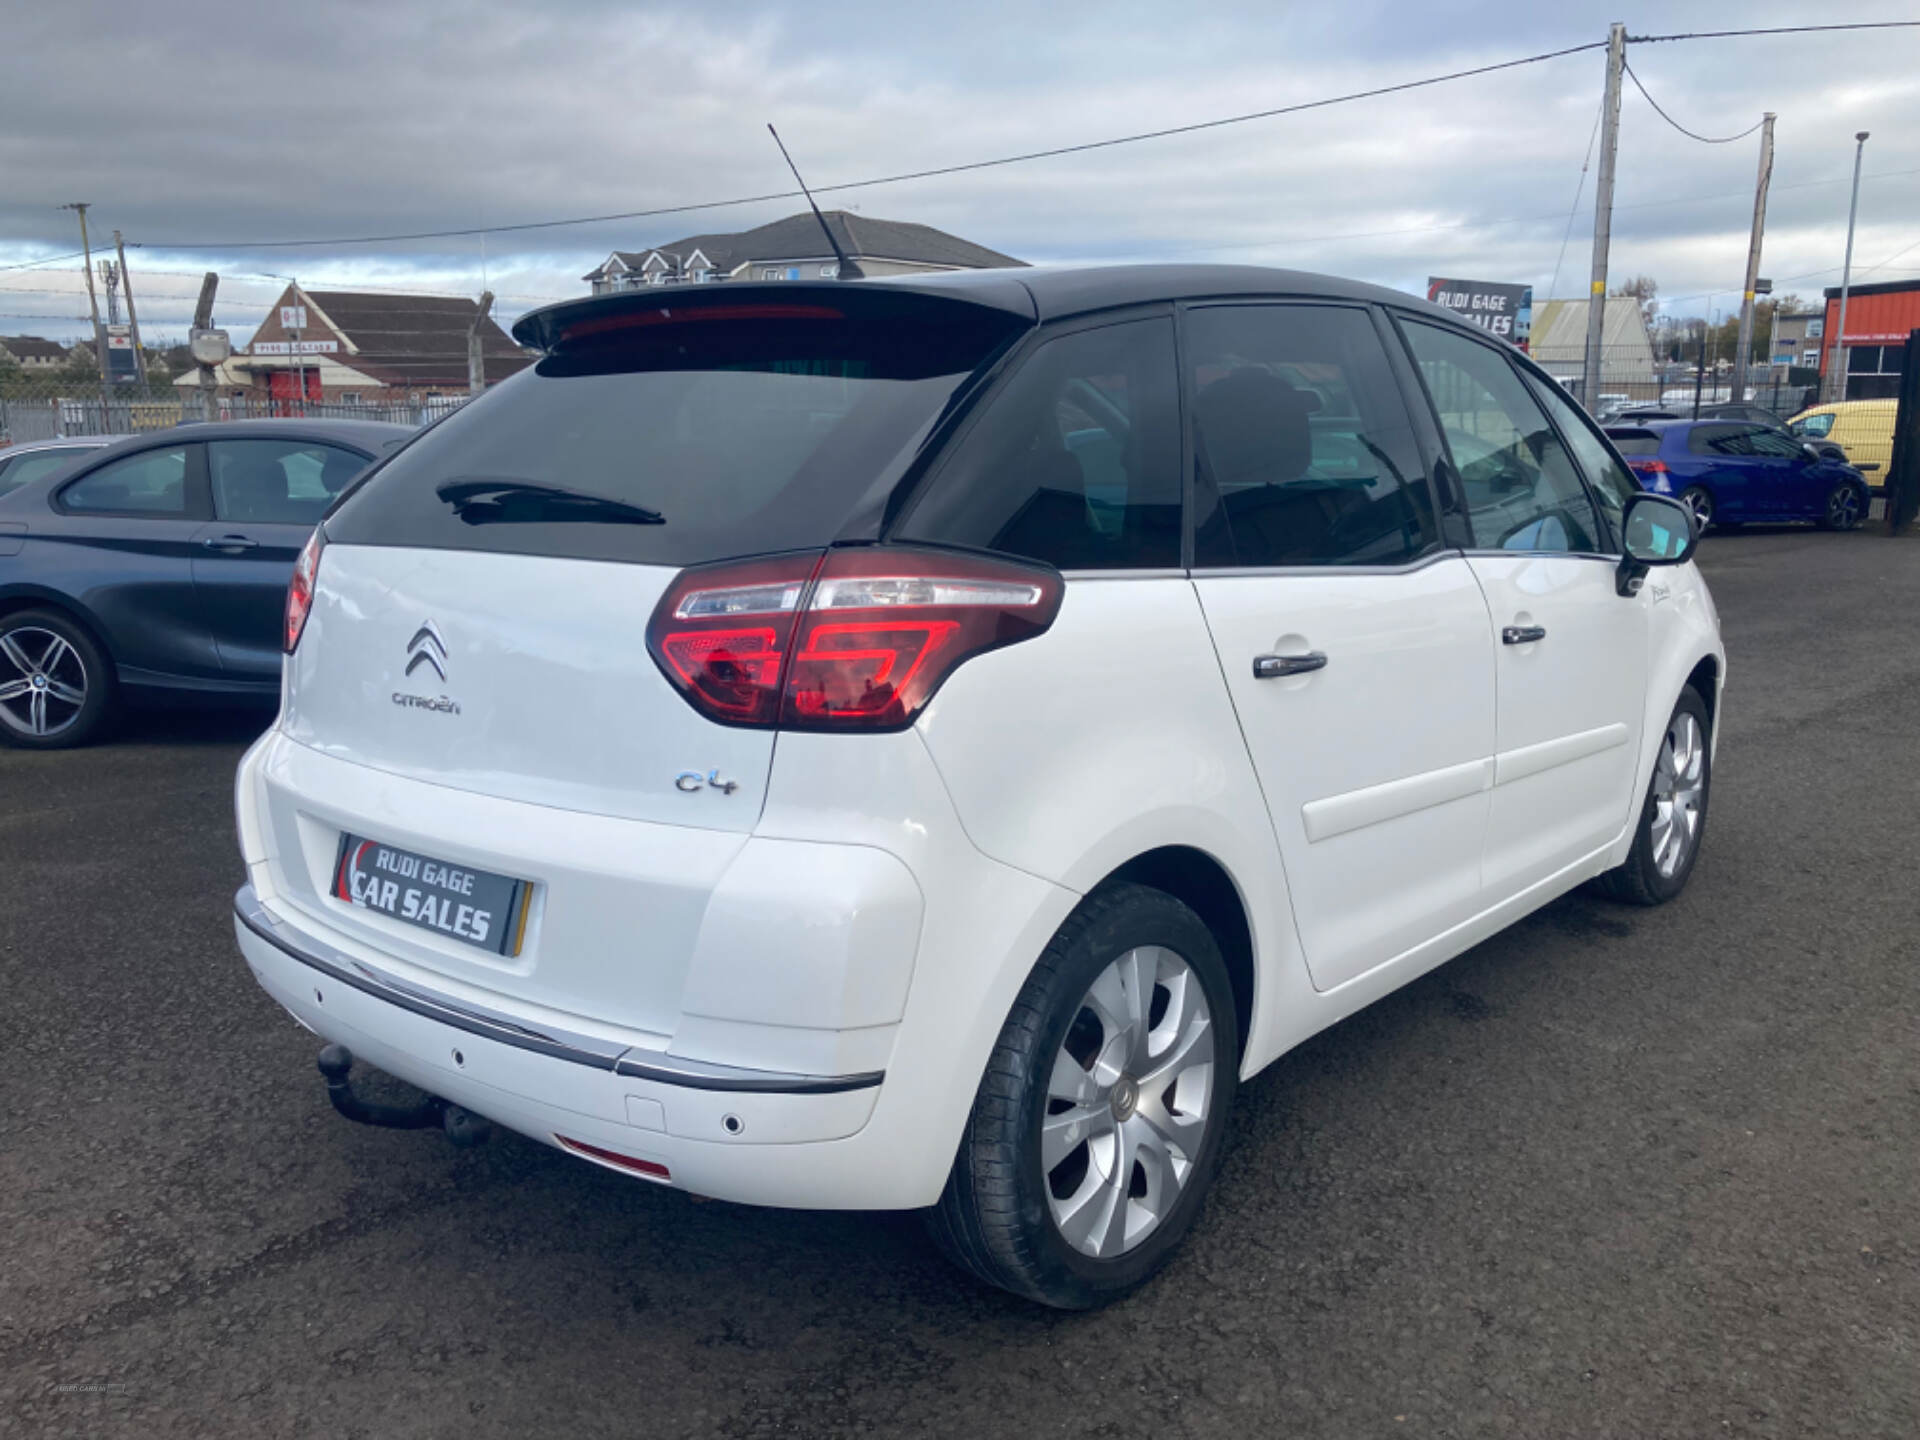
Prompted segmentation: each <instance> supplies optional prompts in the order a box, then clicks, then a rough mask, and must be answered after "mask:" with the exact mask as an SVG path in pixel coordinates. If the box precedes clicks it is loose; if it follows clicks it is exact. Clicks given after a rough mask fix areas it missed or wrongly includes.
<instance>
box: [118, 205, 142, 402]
mask: <svg viewBox="0 0 1920 1440" xmlns="http://www.w3.org/2000/svg"><path fill="white" fill-rule="evenodd" d="M113 248H114V250H115V251H116V252H118V254H119V256H120V288H121V290H123V291H124V292H125V293H126V297H127V325H128V327H129V328H131V329H132V331H133V368H134V373H135V374H137V375H138V376H139V377H140V388H141V389H142V390H144V389H146V386H147V354H146V351H144V350H142V349H141V348H140V317H139V316H138V315H137V314H135V313H134V309H133V275H132V273H131V272H129V271H128V269H127V245H126V242H125V241H124V240H122V239H121V238H120V232H119V231H118V230H116V231H114V232H113Z"/></svg>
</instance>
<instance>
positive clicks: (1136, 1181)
mask: <svg viewBox="0 0 1920 1440" xmlns="http://www.w3.org/2000/svg"><path fill="white" fill-rule="evenodd" d="M1213 1058H1214V1043H1213V1017H1212V1015H1211V1013H1210V1012H1209V1009H1208V1006H1207V997H1206V992H1205V990H1204V989H1203V988H1202V986H1201V983H1200V978H1199V976H1198V975H1196V974H1195V973H1194V971H1193V968H1192V967H1191V966H1190V965H1188V963H1187V962H1186V961H1185V960H1184V959H1182V958H1181V957H1180V956H1179V955H1177V954H1175V953H1174V952H1173V951H1172V950H1168V949H1166V948H1164V947H1162V946H1158V945H1143V946H1140V947H1138V948H1136V949H1133V950H1129V951H1127V952H1126V953H1125V954H1124V955H1122V956H1120V958H1119V959H1117V960H1115V961H1114V962H1113V963H1112V964H1110V965H1108V966H1107V968H1106V969H1105V970H1103V971H1101V972H1100V974H1099V975H1098V976H1097V977H1096V978H1095V980H1094V982H1093V984H1092V985H1090V986H1089V987H1088V988H1087V993H1086V995H1085V996H1084V997H1082V999H1081V1001H1080V1008H1079V1010H1078V1012H1077V1013H1076V1014H1075V1016H1074V1019H1073V1022H1072V1024H1071V1025H1069V1026H1068V1028H1067V1034H1066V1036H1065V1038H1064V1039H1063V1040H1062V1041H1061V1044H1060V1050H1059V1053H1058V1054H1057V1055H1056V1056H1055V1057H1054V1061H1053V1069H1052V1073H1051V1075H1050V1077H1049V1080H1048V1084H1047V1097H1048V1098H1047V1106H1046V1112H1045V1114H1044V1116H1043V1118H1042V1120H1041V1125H1040V1137H1039V1138H1040V1165H1041V1169H1042V1171H1043V1172H1044V1174H1045V1178H1046V1186H1047V1200H1048V1205H1049V1207H1050V1209H1051V1210H1052V1213H1053V1222H1054V1225H1055V1227H1056V1228H1057V1229H1058V1230H1059V1232H1060V1235H1061V1238H1063V1239H1064V1240H1065V1241H1066V1242H1067V1244H1069V1245H1070V1246H1072V1247H1073V1248H1074V1249H1075V1250H1078V1251H1079V1252H1080V1253H1081V1254H1083V1255H1090V1256H1093V1257H1095V1258H1097V1259H1102V1260H1107V1259H1112V1258H1113V1257H1115V1256H1118V1255H1123V1254H1125V1253H1126V1252H1128V1251H1130V1250H1132V1249H1134V1248H1135V1247H1136V1246H1138V1245H1139V1244H1140V1243H1141V1242H1142V1241H1144V1240H1145V1239H1146V1238H1147V1237H1148V1236H1149V1235H1151V1234H1152V1233H1153V1232H1154V1230H1155V1229H1157V1228H1158V1227H1159V1225H1160V1223H1161V1222H1162V1221H1163V1220H1165V1219H1166V1217H1167V1215H1168V1214H1169V1213H1170V1212H1171V1211H1172V1209H1173V1207H1174V1205H1175V1204H1176V1203H1178V1201H1179V1199H1180V1195H1181V1192H1182V1191H1183V1189H1184V1188H1185V1186H1186V1183H1187V1179H1188V1177H1189V1176H1190V1175H1191V1174H1192V1173H1193V1167H1194V1162H1195V1161H1196V1160H1197V1159H1198V1157H1199V1155H1200V1146H1201V1142H1202V1140H1203V1139H1204V1138H1205V1136H1206V1133H1207V1126H1208V1124H1209V1123H1210V1121H1211V1119H1212V1113H1213V1112H1212V1101H1213V1096H1214V1091H1215V1088H1216V1087H1215V1085H1214V1077H1213Z"/></svg>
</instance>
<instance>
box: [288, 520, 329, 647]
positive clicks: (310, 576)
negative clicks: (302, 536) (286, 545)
mask: <svg viewBox="0 0 1920 1440" xmlns="http://www.w3.org/2000/svg"><path fill="white" fill-rule="evenodd" d="M326 545H327V540H326V536H325V535H323V534H321V532H320V528H319V527H318V526H315V527H314V531H313V534H311V535H309V536H308V537H307V543H306V545H305V546H304V547H303V548H302V549H301V551H300V558H299V559H298V560H296V561H294V562H293V579H292V580H291V581H289V582H288V584H287V616H286V622H287V623H286V631H285V633H284V634H283V635H282V637H281V641H282V645H283V648H284V649H285V650H286V653H287V654H289V655H291V654H293V647H294V646H296V645H298V644H299V643H300V636H301V634H302V633H303V632H304V631H305V630H306V628H307V614H308V612H309V611H311V610H312V609H313V587H314V583H315V581H316V579H317V578H318V576H319V574H320V552H321V551H322V550H324V549H325V548H326Z"/></svg>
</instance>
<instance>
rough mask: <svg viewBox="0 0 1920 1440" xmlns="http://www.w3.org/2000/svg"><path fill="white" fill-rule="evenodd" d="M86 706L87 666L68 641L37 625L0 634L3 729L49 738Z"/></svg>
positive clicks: (70, 722)
mask: <svg viewBox="0 0 1920 1440" xmlns="http://www.w3.org/2000/svg"><path fill="white" fill-rule="evenodd" d="M86 703H87V666H86V662H85V661H84V660H82V659H81V658H80V652H79V651H78V650H76V649H74V647H73V646H72V645H70V644H69V643H68V642H67V640H66V637H64V636H62V635H59V634H56V633H55V632H54V631H52V630H48V629H45V628H44V627H42V626H38V625H20V626H16V627H15V628H14V629H12V630H8V631H5V632H4V633H0V725H5V726H6V727H7V728H8V729H9V730H12V731H14V732H15V733H16V734H19V735H31V736H33V737H34V738H36V739H46V738H47V737H49V736H53V735H58V734H60V733H61V732H62V731H64V730H66V729H68V728H69V727H70V726H72V725H73V723H74V722H75V721H76V720H78V719H79V718H80V711H81V710H82V708H84V707H85V705H86Z"/></svg>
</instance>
